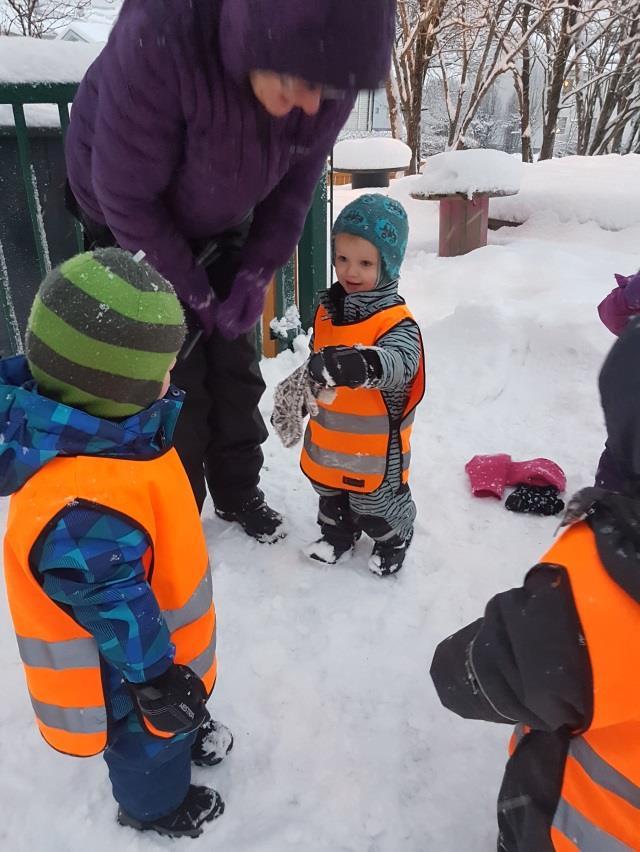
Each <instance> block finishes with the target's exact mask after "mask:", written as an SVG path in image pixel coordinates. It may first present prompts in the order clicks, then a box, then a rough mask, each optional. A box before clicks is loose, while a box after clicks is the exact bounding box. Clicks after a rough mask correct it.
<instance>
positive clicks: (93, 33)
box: [58, 21, 113, 44]
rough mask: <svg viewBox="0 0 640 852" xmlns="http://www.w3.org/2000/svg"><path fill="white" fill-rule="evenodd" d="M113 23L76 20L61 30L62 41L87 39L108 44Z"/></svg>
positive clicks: (90, 41)
mask: <svg viewBox="0 0 640 852" xmlns="http://www.w3.org/2000/svg"><path fill="white" fill-rule="evenodd" d="M112 26H113V23H112V22H111V21H74V22H73V23H72V24H70V25H69V26H68V27H65V28H64V29H63V30H60V32H59V33H58V38H59V39H60V40H61V41H85V42H88V43H90V44H91V43H94V44H96V43H97V44H106V42H107V39H108V38H109V33H110V32H111V27H112Z"/></svg>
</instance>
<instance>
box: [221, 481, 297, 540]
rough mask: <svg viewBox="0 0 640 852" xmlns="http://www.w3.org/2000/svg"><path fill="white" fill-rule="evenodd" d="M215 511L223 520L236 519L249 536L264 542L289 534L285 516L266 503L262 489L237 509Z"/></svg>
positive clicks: (230, 520) (231, 520)
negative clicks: (284, 521) (284, 523)
mask: <svg viewBox="0 0 640 852" xmlns="http://www.w3.org/2000/svg"><path fill="white" fill-rule="evenodd" d="M215 511H216V515H217V516H218V517H219V518H222V520H223V521H229V522H233V521H235V522H236V523H238V524H240V526H241V527H242V529H243V530H244V531H245V532H246V534H247V535H248V536H251V538H255V539H256V541H260V542H262V543H263V544H273V543H274V542H276V541H278V540H279V539H281V538H285V537H286V535H287V533H286V531H285V529H284V527H283V520H284V518H283V517H282V515H280V514H279V513H278V512H276V511H275V509H272V508H271V507H270V506H269V505H268V504H267V503H266V501H265V499H264V494H263V493H262V491H258V493H257V494H256V495H255V497H251V498H250V499H249V500H247V501H246V502H245V503H243V504H242V505H241V506H240V508H239V509H237V510H236V511H233V512H230V511H225V510H223V509H216V510H215Z"/></svg>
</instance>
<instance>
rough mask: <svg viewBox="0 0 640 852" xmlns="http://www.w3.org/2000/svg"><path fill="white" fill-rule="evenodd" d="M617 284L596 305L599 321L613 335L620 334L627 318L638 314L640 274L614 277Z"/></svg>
mask: <svg viewBox="0 0 640 852" xmlns="http://www.w3.org/2000/svg"><path fill="white" fill-rule="evenodd" d="M615 278H616V282H617V284H618V286H617V287H615V288H614V289H613V290H612V291H611V292H610V293H609V295H608V296H607V297H606V298H604V299H603V300H602V302H600V304H599V305H598V314H599V315H600V319H601V320H602V322H603V323H604V324H605V325H606V327H607V328H608V329H609V331H611V332H613V334H620V333H621V332H622V330H623V329H624V328H625V326H626V325H627V323H628V322H629V317H632V316H636V315H637V314H640V272H638V273H636V274H635V275H629V276H625V275H616V276H615Z"/></svg>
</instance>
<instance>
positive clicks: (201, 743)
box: [191, 717, 233, 766]
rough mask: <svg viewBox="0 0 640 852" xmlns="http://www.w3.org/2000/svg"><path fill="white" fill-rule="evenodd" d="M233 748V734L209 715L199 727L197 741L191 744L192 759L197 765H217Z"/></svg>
mask: <svg viewBox="0 0 640 852" xmlns="http://www.w3.org/2000/svg"><path fill="white" fill-rule="evenodd" d="M232 748H233V734H232V733H231V731H230V730H229V728H227V726H226V725H223V724H222V722H216V721H215V720H214V719H212V718H211V717H209V719H207V720H206V721H205V722H203V723H202V725H200V727H199V728H198V733H197V736H196V741H195V742H194V744H193V745H192V746H191V760H192V761H193V762H194V763H195V764H196V766H216V765H217V764H218V763H221V762H222V761H223V760H224V759H225V757H226V756H227V755H228V754H229V752H230V751H231V749H232Z"/></svg>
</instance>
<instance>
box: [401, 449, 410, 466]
mask: <svg viewBox="0 0 640 852" xmlns="http://www.w3.org/2000/svg"><path fill="white" fill-rule="evenodd" d="M410 464H411V450H409V452H408V453H403V454H402V469H403V470H409V465H410Z"/></svg>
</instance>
